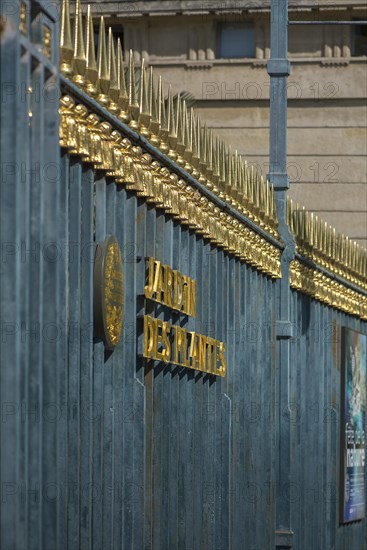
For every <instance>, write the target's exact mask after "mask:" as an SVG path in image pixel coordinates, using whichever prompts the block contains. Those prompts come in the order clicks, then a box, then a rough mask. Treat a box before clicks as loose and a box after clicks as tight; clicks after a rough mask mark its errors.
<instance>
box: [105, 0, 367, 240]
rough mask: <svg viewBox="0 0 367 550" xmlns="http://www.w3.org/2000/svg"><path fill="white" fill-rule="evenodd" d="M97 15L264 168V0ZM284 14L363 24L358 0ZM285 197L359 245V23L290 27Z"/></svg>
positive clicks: (301, 1)
mask: <svg viewBox="0 0 367 550" xmlns="http://www.w3.org/2000/svg"><path fill="white" fill-rule="evenodd" d="M94 7H95V8H96V10H95V11H96V12H97V13H98V12H100V13H103V14H104V15H105V16H106V23H107V24H108V25H111V26H112V27H113V30H114V33H115V34H117V35H120V36H121V37H122V40H123V44H124V49H125V56H126V58H127V55H128V50H129V49H130V48H132V49H133V50H134V51H135V61H136V62H137V63H138V64H139V61H140V60H141V58H142V57H144V59H145V61H146V62H147V64H148V65H152V66H154V69H155V70H156V73H158V74H161V75H162V77H163V79H164V82H166V83H167V84H168V83H172V86H173V88H174V92H179V91H182V90H185V91H187V92H190V93H191V94H192V96H193V100H194V102H195V108H196V111H197V113H198V114H199V115H200V117H201V120H202V121H203V122H206V123H207V125H208V126H210V127H213V128H215V131H216V132H217V133H218V134H219V135H220V136H221V137H223V138H225V140H226V142H227V143H228V144H230V145H231V146H232V150H235V149H237V150H238V152H239V153H240V154H242V155H244V156H245V158H246V159H247V160H248V162H249V163H252V164H255V165H257V166H258V168H259V169H260V170H261V171H262V173H263V174H266V173H267V170H268V166H267V161H268V152H269V76H268V74H267V70H266V64H267V59H268V58H269V56H270V33H269V27H270V1H269V0H235V1H233V0H232V1H230V0H218V1H217V0H200V1H194V0H191V1H189V0H187V1H186V0H181V1H177V0H172V1H168V0H166V1H146V2H130V1H129V2H116V1H114V2H103V3H102V2H100V3H97V4H95V5H94ZM289 19H290V20H308V21H310V20H311V21H321V20H327V21H330V20H334V21H335V20H348V21H349V20H351V21H353V20H357V19H359V20H367V8H366V3H365V0H333V1H331V0H330V1H329V0H297V1H293V0H290V2H289ZM289 56H290V60H291V65H292V71H291V76H290V78H289V83H288V97H289V114H288V173H289V175H290V177H291V182H292V183H291V190H290V195H291V197H292V198H293V199H294V200H295V201H297V202H299V203H300V204H303V205H304V206H305V207H306V208H308V209H311V210H313V211H314V212H316V213H317V214H318V215H319V216H321V217H322V218H323V219H325V220H326V221H327V222H329V223H330V224H332V225H334V226H335V227H336V228H337V229H338V230H339V231H341V232H344V233H346V234H348V235H349V236H350V237H352V238H353V239H355V240H357V241H358V242H359V243H360V244H361V245H363V246H366V245H367V160H366V144H367V139H366V117H367V108H366V103H367V101H366V100H367V71H366V61H367V27H366V26H361V25H353V26H352V25H317V26H316V25H315V26H306V25H304V26H303V25H291V26H290V27H289Z"/></svg>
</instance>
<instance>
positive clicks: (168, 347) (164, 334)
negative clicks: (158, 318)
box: [162, 321, 171, 363]
mask: <svg viewBox="0 0 367 550" xmlns="http://www.w3.org/2000/svg"><path fill="white" fill-rule="evenodd" d="M170 331H171V325H170V324H169V323H168V321H164V322H163V327H162V340H163V343H164V345H165V351H164V357H163V361H164V362H165V363H169V362H170V359H171V342H170V341H169V338H168V335H169V333H170Z"/></svg>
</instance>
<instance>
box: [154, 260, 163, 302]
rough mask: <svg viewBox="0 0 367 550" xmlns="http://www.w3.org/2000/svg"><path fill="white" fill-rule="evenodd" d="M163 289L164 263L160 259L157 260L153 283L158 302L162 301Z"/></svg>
mask: <svg viewBox="0 0 367 550" xmlns="http://www.w3.org/2000/svg"><path fill="white" fill-rule="evenodd" d="M162 291H163V288H162V264H161V262H160V261H159V260H157V261H155V276H154V284H153V293H154V294H155V299H156V300H157V302H160V301H161V295H162Z"/></svg>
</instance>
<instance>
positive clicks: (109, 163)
mask: <svg viewBox="0 0 367 550" xmlns="http://www.w3.org/2000/svg"><path fill="white" fill-rule="evenodd" d="M60 115H61V120H60V145H61V146H62V147H65V148H66V149H67V150H68V151H69V152H70V153H71V154H74V155H79V156H80V157H81V158H82V159H83V160H84V161H85V162H89V163H91V164H93V165H94V167H95V168H96V169H99V170H104V171H105V172H106V175H107V176H110V177H113V178H114V180H115V182H116V183H117V184H123V185H124V186H125V187H126V189H128V190H130V191H132V192H134V193H136V195H137V196H139V197H143V198H145V200H146V201H147V202H149V203H152V204H154V205H155V206H156V207H157V208H161V209H163V210H164V211H165V212H166V213H167V214H170V215H172V216H173V217H174V218H175V219H177V220H179V221H180V222H181V224H182V225H184V226H188V227H190V228H191V229H193V230H194V231H195V232H196V233H198V234H200V235H203V236H205V237H206V238H207V239H208V240H209V241H210V242H212V243H213V244H215V245H217V246H218V247H220V248H222V249H224V250H226V251H228V252H231V253H232V254H234V255H235V256H236V257H238V258H239V259H241V260H243V261H246V262H247V263H249V264H250V265H252V266H254V267H256V268H257V269H259V270H261V271H262V272H264V273H266V274H267V275H269V276H271V277H274V278H278V277H280V250H279V249H278V248H276V247H275V246H274V245H272V244H271V243H270V242H269V241H268V240H267V239H265V238H264V237H262V236H261V235H260V234H259V233H257V232H256V231H254V230H253V229H252V228H250V227H249V226H247V225H245V224H243V223H241V222H240V221H239V220H237V219H235V218H233V217H232V216H231V215H230V214H227V213H225V212H224V211H222V210H221V209H220V208H218V207H217V206H216V205H215V204H214V202H212V201H210V200H209V199H208V198H207V197H206V196H204V195H203V194H201V193H200V192H199V191H198V190H197V189H195V188H194V187H192V186H191V185H189V184H187V182H185V181H184V180H182V179H179V178H178V176H177V175H176V174H173V173H171V172H170V171H169V170H168V169H167V168H164V167H162V166H161V165H160V164H158V163H157V162H156V161H154V160H153V158H151V157H150V155H148V154H147V153H144V152H143V151H142V150H141V148H140V147H136V146H134V145H133V144H132V143H131V142H130V141H129V140H128V139H126V138H125V137H123V136H122V135H121V134H120V133H119V132H117V131H116V130H113V129H112V127H111V125H110V124H109V123H108V122H105V121H103V120H100V119H99V117H98V116H97V115H96V114H95V113H93V112H90V111H89V110H88V109H87V108H86V107H85V105H81V104H76V103H75V102H74V101H73V99H72V98H71V97H70V96H67V95H66V96H63V97H62V99H61V106H60Z"/></svg>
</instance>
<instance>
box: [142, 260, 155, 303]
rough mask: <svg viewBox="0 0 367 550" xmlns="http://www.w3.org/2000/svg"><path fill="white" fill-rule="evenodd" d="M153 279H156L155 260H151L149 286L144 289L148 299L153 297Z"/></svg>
mask: <svg viewBox="0 0 367 550" xmlns="http://www.w3.org/2000/svg"><path fill="white" fill-rule="evenodd" d="M153 278H154V258H149V274H148V284H147V285H145V287H144V296H145V297H146V298H150V299H151V298H152V297H153Z"/></svg>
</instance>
